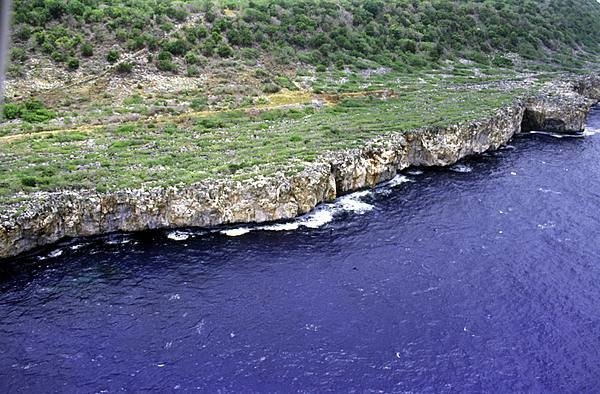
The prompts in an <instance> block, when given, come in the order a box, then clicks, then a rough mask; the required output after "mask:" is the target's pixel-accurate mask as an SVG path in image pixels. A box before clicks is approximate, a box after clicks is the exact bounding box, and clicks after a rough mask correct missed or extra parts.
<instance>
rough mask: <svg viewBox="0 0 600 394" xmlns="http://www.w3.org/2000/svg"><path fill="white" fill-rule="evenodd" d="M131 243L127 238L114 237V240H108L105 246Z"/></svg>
mask: <svg viewBox="0 0 600 394" xmlns="http://www.w3.org/2000/svg"><path fill="white" fill-rule="evenodd" d="M130 242H131V239H129V238H121V237H115V238H110V239H108V240H107V241H106V244H108V245H125V244H128V243H130Z"/></svg>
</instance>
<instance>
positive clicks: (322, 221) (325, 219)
mask: <svg viewBox="0 0 600 394" xmlns="http://www.w3.org/2000/svg"><path fill="white" fill-rule="evenodd" d="M332 220H333V213H332V212H331V211H330V210H328V209H326V208H325V209H317V210H316V211H315V212H313V213H311V214H310V215H308V216H306V218H305V219H300V221H301V222H300V224H301V225H302V226H304V227H307V228H319V227H323V226H324V225H326V224H327V223H329V222H331V221H332Z"/></svg>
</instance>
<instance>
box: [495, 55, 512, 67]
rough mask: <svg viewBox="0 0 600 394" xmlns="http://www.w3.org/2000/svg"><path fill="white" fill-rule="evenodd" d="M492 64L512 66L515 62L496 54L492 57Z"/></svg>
mask: <svg viewBox="0 0 600 394" xmlns="http://www.w3.org/2000/svg"><path fill="white" fill-rule="evenodd" d="M492 64H493V65H494V66H496V67H511V66H512V65H513V62H512V61H511V60H510V59H507V58H505V57H504V56H502V55H496V56H494V58H493V59H492Z"/></svg>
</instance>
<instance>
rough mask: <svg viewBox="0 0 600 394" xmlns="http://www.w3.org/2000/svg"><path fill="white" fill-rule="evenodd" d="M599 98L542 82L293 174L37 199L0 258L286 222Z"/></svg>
mask: <svg viewBox="0 0 600 394" xmlns="http://www.w3.org/2000/svg"><path fill="white" fill-rule="evenodd" d="M598 101H600V77H598V76H592V75H589V76H585V77H579V78H576V79H574V80H569V81H554V82H552V83H548V84H547V86H546V88H545V89H544V93H543V94H541V95H539V96H536V97H528V98H519V99H515V101H514V102H513V104H512V105H510V106H508V107H504V108H500V109H498V111H497V112H496V113H495V114H494V115H493V116H491V117H488V118H485V119H481V120H477V121H472V122H467V123H464V124H457V125H452V126H448V127H426V128H422V129H418V130H414V131H411V132H402V133H394V134H388V135H385V136H382V137H379V138H376V139H373V140H371V141H370V142H369V143H367V144H365V146H363V147H362V148H361V149H350V150H344V151H339V152H331V153H328V154H325V155H322V156H320V157H319V158H317V159H316V160H315V161H314V162H313V163H309V164H307V166H306V168H305V169H304V170H303V171H301V172H300V173H298V174H295V175H291V176H286V175H284V174H277V175H276V176H272V177H263V178H259V179H253V180H248V181H234V180H229V179H222V180H207V181H204V182H201V183H198V184H195V185H191V186H187V187H184V188H176V187H169V188H156V189H149V190H142V189H140V190H122V191H117V192H106V193H99V192H94V191H63V192H54V193H46V192H43V193H37V194H36V195H35V196H34V198H32V199H31V200H30V201H27V202H25V203H24V205H23V206H22V207H20V209H19V213H18V214H10V215H8V214H6V215H1V216H2V217H1V219H0V258H6V257H11V256H15V255H18V254H20V253H23V252H26V251H29V250H32V249H35V248H37V247H40V246H43V245H48V244H51V243H54V242H56V241H58V240H60V239H62V238H66V237H82V236H91V235H100V234H106V233H111V232H116V231H125V232H131V231H142V230H149V229H158V228H177V227H215V226H219V225H227V224H234V223H262V222H269V221H276V220H283V219H291V218H294V217H296V216H299V215H302V214H304V213H307V212H309V211H310V210H312V209H313V208H315V207H316V206H317V205H318V204H320V203H323V202H328V201H332V200H334V199H335V198H336V197H339V196H341V195H343V194H346V193H349V192H352V191H356V190H360V189H363V188H369V187H373V186H375V185H376V184H378V183H380V182H383V181H387V180H390V179H392V178H393V177H394V176H395V175H396V174H397V173H398V171H401V170H403V169H406V168H408V167H412V166H446V165H450V164H453V163H455V162H456V161H458V160H460V159H461V158H463V157H465V156H468V155H473V154H478V153H482V152H485V151H487V150H493V149H497V148H499V147H501V146H502V145H504V144H506V143H507V142H508V141H509V140H510V139H511V138H512V137H513V136H514V135H515V134H517V133H521V132H528V131H532V130H544V131H550V132H556V133H577V132H581V131H583V129H584V127H585V118H586V115H587V113H588V112H589V110H590V108H591V107H592V106H593V105H594V104H595V103H597V102H598Z"/></svg>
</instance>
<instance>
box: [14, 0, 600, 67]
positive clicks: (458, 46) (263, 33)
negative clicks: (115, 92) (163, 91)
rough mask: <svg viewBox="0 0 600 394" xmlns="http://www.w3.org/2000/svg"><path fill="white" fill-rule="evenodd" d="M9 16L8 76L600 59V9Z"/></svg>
mask: <svg viewBox="0 0 600 394" xmlns="http://www.w3.org/2000/svg"><path fill="white" fill-rule="evenodd" d="M14 13H15V15H14V21H15V27H14V34H13V40H14V42H15V43H16V46H15V47H14V48H13V49H12V53H11V55H12V58H13V71H15V69H17V70H16V71H18V66H19V64H22V63H23V62H24V61H25V60H26V59H27V58H28V57H29V56H31V55H32V53H35V54H43V55H45V56H48V57H50V58H51V59H53V61H55V62H56V63H58V64H61V65H62V66H63V67H64V68H65V69H77V68H79V67H82V66H83V65H84V63H82V62H80V60H83V59H85V58H89V57H92V56H95V57H97V59H98V60H101V61H102V62H104V63H105V64H109V63H116V62H118V61H119V59H120V58H121V55H122V54H126V53H134V52H137V51H140V50H143V49H148V55H147V56H148V60H149V61H150V63H151V64H153V65H154V66H155V67H156V68H157V69H159V70H162V71H166V72H176V73H184V72H185V71H187V72H188V73H190V72H191V73H193V72H194V70H196V68H197V67H202V65H203V64H206V60H207V58H211V57H221V58H228V57H232V56H237V57H241V58H247V59H255V58H260V57H261V56H269V57H270V58H273V59H274V60H275V61H276V62H278V63H281V64H291V63H294V62H298V61H300V62H303V63H306V64H311V65H315V66H318V67H321V68H323V67H330V66H337V67H343V66H348V65H351V66H357V67H361V66H364V67H367V66H368V65H369V64H368V62H369V61H371V62H375V63H377V64H380V65H384V66H388V67H392V68H395V69H397V70H404V69H408V70H410V69H414V68H422V67H427V66H431V65H435V64H436V63H439V62H440V61H441V60H444V59H448V58H449V59H455V58H458V57H460V58H467V59H470V60H473V61H475V62H477V63H482V64H492V65H494V66H499V67H507V66H511V64H512V61H511V56H508V57H506V56H505V55H506V54H507V53H517V54H519V55H520V56H521V58H524V59H530V60H534V59H542V60H543V62H544V63H547V62H553V63H556V64H567V63H568V64H571V65H572V64H573V62H575V63H577V62H579V61H584V60H586V59H587V58H589V56H590V55H593V54H597V53H598V52H599V51H600V46H599V42H598V39H597V32H598V31H600V4H598V3H597V2H596V1H595V0H540V1H537V0H474V1H463V0H429V1H416V0H396V1H391V0H386V1H384V0H341V1H333V0H250V1H233V0H231V1H218V2H215V1H210V0H204V1H197V0H194V1H186V2H179V1H168V0H68V1H67V0H30V1H18V2H15V10H14ZM550 54H551V56H548V55H550ZM96 63H97V62H96ZM184 67H185V68H184ZM134 68H135V67H134V65H130V66H126V67H122V68H121V71H124V72H131V70H132V69H134Z"/></svg>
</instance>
